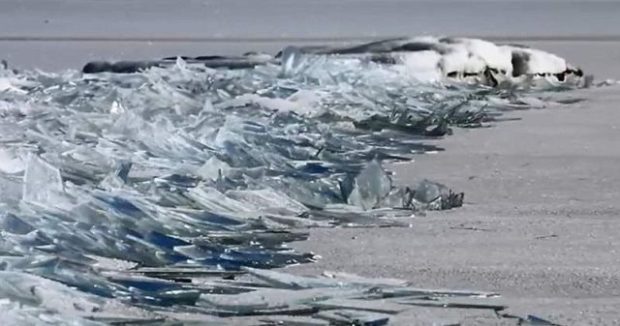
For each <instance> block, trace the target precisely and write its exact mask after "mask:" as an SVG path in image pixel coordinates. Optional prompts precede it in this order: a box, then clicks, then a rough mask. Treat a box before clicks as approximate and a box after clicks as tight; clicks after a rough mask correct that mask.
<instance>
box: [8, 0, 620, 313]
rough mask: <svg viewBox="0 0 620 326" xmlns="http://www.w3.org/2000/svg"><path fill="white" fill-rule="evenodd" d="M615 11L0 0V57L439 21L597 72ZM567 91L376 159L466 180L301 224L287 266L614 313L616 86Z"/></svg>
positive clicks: (613, 48) (425, 28)
mask: <svg viewBox="0 0 620 326" xmlns="http://www.w3.org/2000/svg"><path fill="white" fill-rule="evenodd" d="M618 17H620V2H613V1H609V2H603V1H476V2H466V1H453V2H448V1H432V2H431V1H399V0H388V1H370V0H368V1H363V0H360V1H354V0H347V1H336V0H329V1H328V0H313V1H301V0H299V1H291V0H289V1H285V0H264V1H247V0H246V1H241V0H232V1H186V2H183V3H180V2H177V1H161V0H155V1H146V0H130V1H119V0H105V1H103V0H100V1H95V0H80V1H77V0H75V1H71V0H52V1H49V0H26V1H3V2H1V3H0V57H2V58H5V59H7V60H8V61H9V63H10V64H11V65H12V66H17V67H28V68H34V67H37V68H40V69H43V70H59V69H67V68H72V69H79V68H81V66H82V65H83V63H85V62H86V61H89V60H94V59H111V60H115V59H139V58H159V57H162V56H171V55H204V54H219V53H221V54H237V53H242V52H244V51H248V50H261V51H275V50H277V49H279V48H280V47H281V46H282V45H285V44H291V43H292V44H307V43H343V42H348V41H351V40H355V39H369V38H373V37H377V38H381V37H388V36H400V35H421V34H433V35H437V34H447V35H462V36H483V37H487V38H491V39H493V40H502V39H504V40H506V41H518V42H519V43H524V44H528V45H532V46H536V47H539V48H542V49H546V50H550V51H554V52H557V53H558V54H560V55H562V56H564V57H566V58H567V59H569V60H570V61H571V62H574V63H576V64H579V65H580V66H581V67H582V68H583V69H584V70H585V71H586V72H587V73H593V74H595V75H596V76H597V77H598V78H599V79H605V78H620V22H619V21H618ZM581 92H582V93H583V94H585V96H587V97H588V98H589V100H588V101H585V102H582V103H579V104H575V105H572V106H570V107H556V108H550V109H544V110H530V111H526V112H516V113H513V114H512V116H514V117H520V118H522V120H520V121H511V122H502V123H499V124H497V125H495V127H494V128H490V129H475V130H458V129H457V130H456V132H455V135H453V136H449V137H446V138H445V139H442V140H439V141H437V144H438V145H440V146H442V147H444V148H445V149H446V151H445V152H441V153H439V154H437V155H425V156H420V157H419V158H418V159H417V160H416V161H415V162H414V163H412V164H406V165H395V166H392V167H391V169H392V170H394V171H396V173H397V176H398V178H397V180H398V181H400V182H403V183H409V182H411V181H412V180H413V179H415V178H418V177H420V176H422V177H428V178H430V179H433V180H437V181H440V182H444V183H446V184H448V185H449V186H450V187H452V188H454V189H455V190H459V191H465V192H466V205H465V207H463V208H460V209H456V210H453V211H450V212H436V213H429V214H428V215H427V216H426V217H420V218H418V219H416V220H414V221H413V227H412V228H410V229H320V230H313V231H312V233H311V238H310V240H309V241H306V242H302V243H297V244H295V246H296V247H297V248H300V249H302V250H311V251H313V252H315V253H317V254H320V255H321V256H322V257H323V258H322V259H321V260H320V261H319V262H318V263H316V264H310V265H302V266H297V267H294V268H288V269H287V270H288V271H295V272H298V273H300V274H316V273H319V272H321V271H323V270H326V269H327V270H339V271H347V272H352V273H359V274H362V275H365V276H384V277H398V278H404V279H408V280H411V281H414V282H416V283H418V284H419V285H420V286H424V287H433V286H436V287H447V288H471V289H479V290H489V291H498V292H500V293H502V294H503V296H504V299H505V300H506V302H508V303H509V305H510V307H511V309H514V310H515V312H518V313H525V314H527V313H531V314H535V315H538V316H541V317H544V318H549V319H551V320H553V321H555V322H557V323H559V324H562V325H617V324H618V323H620V311H619V310H618V307H619V306H620V299H619V297H620V263H619V261H618V255H619V251H620V238H618V230H620V218H619V215H620V201H619V199H620V170H619V168H618V162H619V161H620V147H618V143H619V142H620V111H618V103H619V102H620V95H618V94H620V88H619V87H615V86H612V87H608V88H602V89H594V90H584V91H581ZM415 318H416V316H415V315H413V316H402V319H401V323H402V324H403V325H411V324H415ZM470 322H471V324H480V323H484V322H489V320H483V319H481V320H478V321H475V320H473V321H470Z"/></svg>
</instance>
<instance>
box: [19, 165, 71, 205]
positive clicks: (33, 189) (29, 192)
mask: <svg viewBox="0 0 620 326" xmlns="http://www.w3.org/2000/svg"><path fill="white" fill-rule="evenodd" d="M63 192H64V187H63V183H62V177H61V176H60V170H59V169H57V168H56V167H54V166H53V165H51V164H49V163H47V162H46V161H44V160H43V159H42V158H40V157H39V156H38V155H31V156H30V159H29V160H28V165H27V166H26V173H25V174H24V187H23V192H22V196H23V200H24V201H26V202H31V203H35V204H41V205H45V206H53V205H55V204H56V202H57V201H58V198H59V194H62V193H63Z"/></svg>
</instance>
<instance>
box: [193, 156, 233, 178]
mask: <svg viewBox="0 0 620 326" xmlns="http://www.w3.org/2000/svg"><path fill="white" fill-rule="evenodd" d="M229 170H230V165H228V164H227V163H226V162H224V161H222V160H220V159H218V158H217V157H215V156H212V157H210V158H209V159H208V160H207V161H206V162H205V163H204V164H203V165H202V166H201V167H200V168H198V170H196V175H198V176H199V177H201V178H203V179H207V180H217V179H219V178H220V177H222V176H225V175H227V173H228V171H229Z"/></svg>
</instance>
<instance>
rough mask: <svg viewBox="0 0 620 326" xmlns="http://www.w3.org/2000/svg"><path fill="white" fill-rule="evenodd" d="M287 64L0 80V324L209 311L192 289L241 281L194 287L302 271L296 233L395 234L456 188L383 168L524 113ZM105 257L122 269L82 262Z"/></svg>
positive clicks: (492, 95) (464, 94) (464, 90)
mask: <svg viewBox="0 0 620 326" xmlns="http://www.w3.org/2000/svg"><path fill="white" fill-rule="evenodd" d="M293 64H294V65H296V66H294V68H295V69H294V71H293V72H291V71H288V70H285V71H283V68H282V67H280V66H277V65H271V64H266V65H263V66H260V67H256V68H252V69H239V70H228V69H221V70H214V69H210V68H206V67H204V66H201V65H192V64H187V63H186V62H184V61H183V60H178V61H177V63H176V64H175V65H174V66H172V67H169V68H158V67H153V68H151V69H150V70H147V71H144V72H140V73H133V74H126V75H115V74H98V75H82V74H80V73H75V72H71V71H68V72H63V73H61V74H46V73H42V72H34V71H27V72H17V71H12V70H7V69H4V70H0V79H2V82H3V83H4V84H6V85H8V86H7V87H3V88H2V90H0V116H1V117H2V119H1V120H0V144H1V146H0V232H1V236H0V269H2V270H3V272H2V273H4V275H3V276H2V277H1V278H2V279H3V280H5V281H4V282H2V283H1V284H0V311H1V312H3V314H2V315H3V316H9V315H10V316H13V317H11V318H26V319H27V318H35V317H33V316H39V317H40V318H44V319H45V320H48V321H49V322H50V323H54V322H56V321H57V320H58V318H56V317H54V316H55V315H54V314H57V313H59V314H61V315H63V314H67V316H69V315H71V314H77V315H79V316H89V314H95V313H98V312H101V311H102V310H104V311H110V309H111V310H112V311H114V309H112V308H105V307H103V306H102V305H106V304H115V303H116V304H118V305H120V306H123V309H128V310H127V311H129V312H128V313H127V314H129V315H133V312H131V309H129V307H128V306H132V307H139V308H141V309H143V310H146V311H155V310H157V311H160V310H166V309H168V310H171V311H172V310H174V311H177V312H179V311H180V312H188V313H189V312H201V313H212V312H213V313H214V314H215V315H217V314H218V313H219V312H221V311H222V309H220V308H221V307H220V308H218V307H217V305H216V306H215V307H210V308H208V309H207V308H205V307H203V306H202V304H204V303H207V302H212V301H208V300H207V299H208V297H207V296H206V294H209V293H221V294H232V293H241V292H248V291H254V290H256V289H255V288H254V287H252V286H250V287H247V288H246V287H244V286H243V284H242V283H243V282H239V283H238V284H237V285H235V284H236V283H235V282H230V283H231V284H226V286H224V285H222V284H219V283H218V284H209V285H204V284H203V285H200V286H199V285H196V283H195V282H194V280H195V278H197V277H208V278H213V277H224V278H232V277H236V276H237V275H238V274H240V273H244V272H247V271H248V269H247V268H260V269H269V268H276V267H283V266H286V265H290V264H297V263H306V262H310V261H312V260H313V258H314V256H313V255H312V254H307V253H298V252H295V251H293V250H291V249H289V248H287V247H286V246H285V243H287V242H291V241H299V240H303V239H305V238H306V237H307V234H306V233H304V232H302V231H299V228H303V227H317V226H335V225H345V226H364V225H366V226H368V225H403V224H405V225H408V223H410V222H408V221H406V220H405V222H403V218H409V217H411V216H412V215H413V213H414V212H416V211H419V210H425V209H449V208H452V207H457V206H460V205H461V204H462V200H463V196H462V194H459V193H453V192H452V191H451V190H449V189H448V188H446V187H445V186H442V185H440V184H437V183H434V182H431V181H423V182H422V183H420V184H419V185H414V186H411V187H397V186H395V185H394V184H393V183H392V179H391V176H390V175H389V174H388V173H387V172H386V171H385V170H384V168H383V167H382V165H381V162H384V161H395V160H409V159H411V158H412V156H413V155H415V154H419V153H424V152H425V151H427V150H437V148H436V147H434V146H431V145H427V144H424V140H425V139H427V138H428V137H436V136H440V135H443V134H445V133H447V132H448V130H449V128H448V126H449V125H450V124H462V125H476V124H480V123H483V122H484V121H487V120H489V119H492V118H493V117H494V116H495V115H496V114H497V113H498V112H500V111H502V110H504V109H512V108H514V107H515V106H517V107H522V106H523V105H521V104H519V103H518V100H519V96H518V95H513V94H507V93H506V92H505V91H494V90H491V89H488V88H475V87H472V86H463V87H460V86H455V85H440V84H420V83H419V82H417V81H415V80H411V79H407V78H404V77H405V76H403V75H402V73H401V72H400V71H399V70H397V69H392V68H389V67H383V66H381V65H378V64H375V63H367V62H362V61H359V60H355V59H342V60H339V59H334V60H327V59H321V58H315V57H301V58H300V59H299V60H298V61H296V62H293ZM286 69H289V68H286ZM292 229H296V231H293V230H292ZM104 258H105V259H110V260H112V261H116V262H118V263H119V264H121V262H122V264H124V263H131V264H135V265H136V266H135V267H134V269H122V268H120V267H118V266H116V267H111V268H107V269H104V268H100V267H97V263H98V261H100V260H101V259H104ZM121 271H124V272H121ZM132 271H133V272H132ZM136 271H137V272H136ZM134 274H139V275H141V276H140V277H138V276H136V275H134ZM162 278H164V279H166V278H173V279H174V280H172V281H171V280H166V281H162V280H161V279H162ZM188 281H192V282H191V283H187V282H188ZM220 281H221V280H220ZM232 283H235V284H232ZM266 286H267V287H273V284H271V283H269V284H267V285H266ZM274 293H275V292H274ZM54 297H62V298H74V299H75V300H78V299H79V300H81V301H80V302H73V303H72V304H71V305H70V307H66V306H63V305H62V304H61V303H59V302H55V303H54V304H57V305H52V306H50V305H49V304H48V303H49V302H50V301H54V300H53V299H50V298H54ZM336 297H338V298H341V297H342V295H337V296H336ZM113 298H114V300H112V299H113ZM82 299H83V300H82ZM104 299H105V300H104ZM102 300H103V301H102ZM42 302H43V303H42ZM67 302H72V301H70V300H67ZM170 306H173V307H174V308H170ZM26 307H28V308H26ZM104 308H105V309H104ZM216 308H217V309H216ZM250 308H251V307H250ZM310 308H311V310H312V311H317V310H322V309H324V308H317V307H316V306H311V307H310ZM16 309H17V310H16ZM106 309H107V310H106ZM201 309H202V310H201ZM205 309H206V310H205ZM234 309H235V311H236V310H238V309H241V308H234ZM244 309H245V308H244ZM248 309H249V308H248ZM250 310H251V309H250ZM354 310H355V309H354ZM5 312H6V314H4V313H5ZM100 317H101V316H100ZM101 318H103V317H101ZM101 318H100V319H101ZM110 318H112V317H110ZM175 318H176V317H175ZM330 318H332V317H330ZM333 318H336V317H333ZM343 318H345V317H343ZM346 318H348V317H346ZM364 318H365V317H364ZM373 318H374V317H373ZM35 319H36V318H35ZM61 319H62V318H61ZM61 319H60V320H61ZM103 319H105V318H103ZM112 319H113V318H112ZM59 323H61V322H59Z"/></svg>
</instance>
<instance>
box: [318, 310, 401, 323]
mask: <svg viewBox="0 0 620 326" xmlns="http://www.w3.org/2000/svg"><path fill="white" fill-rule="evenodd" d="M316 317H317V318H321V319H325V320H328V321H329V322H330V323H331V324H334V325H340V324H345V325H360V326H382V325H387V324H388V323H389V321H390V315H386V314H380V313H373V312H367V311H360V310H346V309H338V310H328V311H321V312H319V313H318V314H316Z"/></svg>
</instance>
